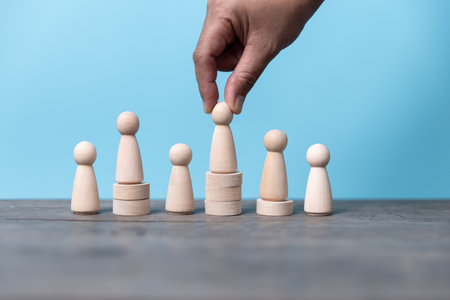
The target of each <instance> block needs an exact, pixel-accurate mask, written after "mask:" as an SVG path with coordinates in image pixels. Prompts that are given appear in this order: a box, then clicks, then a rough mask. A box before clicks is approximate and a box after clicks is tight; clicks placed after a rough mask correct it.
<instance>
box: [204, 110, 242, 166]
mask: <svg viewBox="0 0 450 300" xmlns="http://www.w3.org/2000/svg"><path fill="white" fill-rule="evenodd" d="M211 117H212V119H213V121H214V123H215V124H216V127H215V129H214V133H213V137H212V141H211V154H210V160H209V170H210V171H211V172H213V173H234V172H236V170H237V159H236V149H235V146H234V139H233V134H232V133H231V129H230V125H229V124H230V123H231V121H232V120H233V113H232V112H231V110H230V109H229V108H228V105H226V104H225V102H219V103H217V104H216V106H215V107H214V109H213V111H212V113H211Z"/></svg>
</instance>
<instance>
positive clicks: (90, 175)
mask: <svg viewBox="0 0 450 300" xmlns="http://www.w3.org/2000/svg"><path fill="white" fill-rule="evenodd" d="M73 156H74V159H75V162H76V163H77V164H78V166H77V170H76V172H75V179H74V181H73V189H72V201H71V209H72V211H73V212H74V213H78V214H93V213H97V212H98V210H99V209H100V200H99V195H98V187H97V179H96V178H95V172H94V168H93V167H92V164H93V163H94V162H95V159H96V158H97V151H96V150H95V147H94V145H92V144H91V143H89V142H86V141H83V142H80V143H78V144H77V145H76V146H75V149H74V152H73Z"/></svg>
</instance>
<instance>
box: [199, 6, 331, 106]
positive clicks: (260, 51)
mask: <svg viewBox="0 0 450 300" xmlns="http://www.w3.org/2000/svg"><path fill="white" fill-rule="evenodd" d="M322 2H323V0H209V1H208V6H207V12H206V18H205V22H204V24H203V28H202V32H201V34H200V39H199V41H198V44H197V47H196V49H195V51H194V55H193V58H194V63H195V75H196V77H197V82H198V88H199V90H200V95H201V97H202V99H203V106H204V109H205V112H206V113H210V112H211V111H212V109H213V108H214V106H215V104H216V103H217V100H218V99H219V91H218V89H217V84H216V77H217V71H233V72H232V73H231V75H230V76H229V77H228V80H227V84H226V86H225V101H226V103H227V104H228V106H229V107H230V109H231V111H233V113H235V114H239V113H240V112H241V111H242V105H243V103H244V99H245V97H246V96H247V93H248V92H249V91H250V89H251V88H252V87H253V85H254V84H255V82H256V81H257V80H258V78H259V76H260V75H261V73H262V72H263V71H264V69H265V68H266V67H267V65H268V64H269V62H270V61H271V60H272V59H273V58H274V57H275V56H276V55H277V54H278V53H279V52H280V51H281V50H283V49H284V48H286V47H287V46H289V45H290V44H291V43H292V42H293V41H295V40H296V39H297V37H298V36H299V34H300V32H301V31H302V29H303V27H304V26H305V24H306V22H307V21H308V20H309V19H310V18H311V17H312V15H313V14H314V13H315V11H316V10H317V9H318V8H319V6H320V5H321V4H322Z"/></svg>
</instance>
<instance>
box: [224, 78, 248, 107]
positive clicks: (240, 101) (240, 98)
mask: <svg viewBox="0 0 450 300" xmlns="http://www.w3.org/2000/svg"><path fill="white" fill-rule="evenodd" d="M238 84H239V82H237V81H236V80H235V78H234V76H233V74H231V75H230V77H229V78H228V81H227V84H226V86H225V102H226V103H227V104H228V107H229V108H230V110H231V111H232V112H233V113H234V114H236V115H238V114H240V113H241V112H242V107H243V105H244V101H245V96H244V95H242V93H240V92H238V90H239V88H238V87H237V85H238Z"/></svg>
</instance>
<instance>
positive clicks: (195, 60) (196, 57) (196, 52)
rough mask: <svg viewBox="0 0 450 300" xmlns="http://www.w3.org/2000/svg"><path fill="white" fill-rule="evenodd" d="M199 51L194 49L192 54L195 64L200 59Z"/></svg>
mask: <svg viewBox="0 0 450 300" xmlns="http://www.w3.org/2000/svg"><path fill="white" fill-rule="evenodd" d="M200 56H201V55H200V53H199V51H198V49H195V50H194V53H193V54H192V60H193V61H194V63H195V64H197V63H199V61H200Z"/></svg>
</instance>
